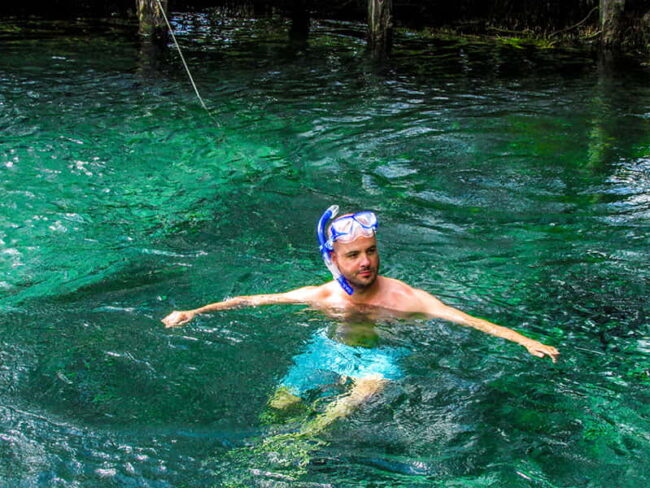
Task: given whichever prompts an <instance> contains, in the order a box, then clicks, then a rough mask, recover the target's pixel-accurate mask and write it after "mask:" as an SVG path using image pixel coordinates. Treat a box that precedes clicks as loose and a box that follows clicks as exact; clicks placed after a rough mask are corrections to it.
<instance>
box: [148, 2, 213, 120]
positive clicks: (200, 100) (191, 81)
mask: <svg viewBox="0 0 650 488" xmlns="http://www.w3.org/2000/svg"><path fill="white" fill-rule="evenodd" d="M156 2H158V8H160V11H161V12H162V15H163V18H164V19H165V23H166V24H167V28H168V29H169V33H170V34H171V36H172V39H173V40H174V45H175V46H176V49H177V50H178V55H179V56H180V58H181V61H182V62H183V66H184V67H185V71H186V72H187V76H188V77H189V79H190V83H192V87H193V88H194V93H196V96H197V98H198V99H199V102H201V106H202V107H203V108H204V109H205V110H206V111H207V112H208V114H209V113H210V110H208V107H207V106H206V105H205V102H204V101H203V98H201V94H200V93H199V89H198V88H197V87H196V83H194V78H192V73H190V68H189V67H188V66H187V63H186V62H185V57H184V56H183V51H181V47H180V46H179V45H178V41H177V40H176V36H175V35H174V30H173V29H172V26H171V24H170V23H169V20H168V19H167V14H165V9H164V8H163V6H162V3H160V0H156Z"/></svg>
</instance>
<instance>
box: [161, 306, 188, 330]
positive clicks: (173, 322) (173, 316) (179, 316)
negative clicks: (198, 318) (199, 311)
mask: <svg viewBox="0 0 650 488" xmlns="http://www.w3.org/2000/svg"><path fill="white" fill-rule="evenodd" d="M195 315H196V312H194V311H193V310H185V311H183V310H181V311H178V310H174V311H173V312H172V313H170V314H169V315H168V316H167V317H165V318H164V319H162V323H163V324H165V327H178V326H179V325H183V324H186V323H188V322H189V321H190V320H192V319H193V318H194V316H195Z"/></svg>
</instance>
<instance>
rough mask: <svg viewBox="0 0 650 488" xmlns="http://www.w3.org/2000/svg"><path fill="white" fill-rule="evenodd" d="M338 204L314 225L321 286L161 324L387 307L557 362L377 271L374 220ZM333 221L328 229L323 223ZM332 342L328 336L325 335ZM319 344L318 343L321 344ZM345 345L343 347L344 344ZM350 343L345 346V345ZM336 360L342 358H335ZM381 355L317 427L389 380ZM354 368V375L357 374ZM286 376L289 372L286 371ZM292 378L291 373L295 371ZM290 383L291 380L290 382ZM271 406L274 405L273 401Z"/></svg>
mask: <svg viewBox="0 0 650 488" xmlns="http://www.w3.org/2000/svg"><path fill="white" fill-rule="evenodd" d="M337 211H338V207H337V206H332V207H330V208H329V209H327V211H326V212H325V213H324V214H323V216H322V217H321V219H320V221H319V223H318V228H317V232H318V237H319V242H320V249H321V253H322V256H323V260H324V261H325V264H326V265H327V267H328V268H329V270H330V271H331V272H332V275H333V277H334V280H333V281H330V282H328V283H325V284H323V285H320V286H305V287H303V288H298V289H295V290H291V291H288V292H285V293H274V294H263V295H251V296H239V297H235V298H230V299H228V300H225V301H222V302H217V303H212V304H209V305H205V306H203V307H200V308H197V309H194V310H186V311H174V312H172V313H171V314H169V315H168V316H167V317H165V318H164V319H163V320H162V322H163V323H164V324H165V326H166V327H176V326H179V325H183V324H185V323H187V322H189V321H190V320H192V319H193V318H194V317H195V316H196V315H197V314H201V313H205V312H213V311H219V310H228V309H232V308H240V307H256V306H259V305H271V304H283V303H286V304H304V305H309V306H311V307H313V308H316V309H319V310H322V311H324V312H326V313H328V314H330V315H334V316H336V317H337V318H343V320H344V321H345V319H346V317H347V318H349V317H351V316H354V315H355V314H363V315H365V316H366V317H368V318H370V319H371V320H372V316H373V315H376V313H377V311H382V310H383V311H386V310H390V311H393V312H395V313H396V314H398V315H399V316H402V317H403V316H420V317H422V316H423V317H426V318H431V319H443V320H447V321H450V322H454V323H457V324H460V325H464V326H468V327H472V328H474V329H477V330H480V331H481V332H485V333H487V334H490V335H494V336H497V337H501V338H503V339H507V340H509V341H512V342H515V343H517V344H520V345H521V346H523V347H525V348H526V349H527V350H528V352H529V353H530V354H532V355H533V356H537V357H540V358H543V357H545V356H548V357H549V358H551V360H552V361H553V362H555V361H557V358H558V356H559V352H558V350H557V349H556V348H554V347H551V346H547V345H545V344H542V343H541V342H538V341H536V340H533V339H530V338H528V337H526V336H524V335H522V334H519V333H518V332H515V331H514V330H511V329H508V328H506V327H503V326H500V325H496V324H493V323H491V322H488V321H487V320H483V319H480V318H476V317H472V316H471V315H468V314H466V313H464V312H462V311H460V310H458V309H456V308H454V307H451V306H449V305H446V304H444V303H443V302H442V301H440V300H439V299H437V298H436V297H434V296H433V295H431V294H429V293H428V292H426V291H424V290H420V289H417V288H413V287H411V286H409V285H407V284H406V283H404V282H402V281H400V280H396V279H393V278H388V277H385V276H381V275H379V264H380V262H379V252H378V250H377V241H376V237H375V233H376V230H377V218H376V216H375V214H374V213H372V212H358V213H355V214H346V215H342V216H340V217H338V218H335V217H336V213H337ZM330 219H333V220H332V222H331V224H330V225H329V228H327V229H326V225H327V222H328V221H329V220H330ZM329 340H330V341H331V339H329ZM321 346H322V344H321V345H320V346H318V347H321ZM342 347H346V346H342ZM348 347H349V346H348ZM306 354H308V355H309V360H308V361H309V362H312V363H313V362H314V361H318V357H317V356H316V355H315V354H316V351H312V352H308V353H306ZM357 356H358V354H357ZM306 362H307V361H306ZM339 362H340V361H339ZM387 362H388V361H387V360H385V358H384V357H383V356H381V355H380V356H373V357H369V358H368V359H367V361H366V362H365V365H364V364H361V365H359V366H358V367H355V368H354V371H353V372H352V374H351V375H350V376H351V377H352V379H353V380H354V385H353V388H352V389H351V391H350V393H349V395H347V396H346V397H344V398H343V399H341V400H340V401H337V402H334V403H333V404H332V405H331V406H330V407H329V408H328V411H327V412H326V415H325V417H324V420H322V421H321V425H320V426H321V427H322V426H323V425H326V424H328V423H330V422H331V421H332V420H334V419H335V418H338V417H341V416H344V415H347V414H348V413H349V412H350V411H352V409H354V408H355V407H356V406H357V405H359V404H360V403H361V402H363V401H364V400H366V399H367V398H369V397H370V396H372V395H373V394H374V393H376V392H377V391H379V390H381V389H382V388H383V386H384V385H385V383H386V382H387V380H388V379H391V376H390V374H388V373H387V371H389V370H390V368H388V369H387V368H386V366H385V364H386V363H387ZM355 371H356V373H357V374H355ZM289 376H292V375H291V374H289ZM293 376H295V375H293ZM289 384H291V381H289ZM301 393H302V392H300V391H298V389H296V388H293V391H292V390H291V389H289V395H288V398H289V399H288V400H287V398H285V399H284V400H282V401H280V400H278V399H275V400H274V401H276V402H277V404H276V405H275V406H278V407H279V406H281V405H280V403H282V402H285V403H286V402H289V403H291V402H293V401H294V400H296V401H297V400H298V399H299V398H298V396H299V395H300V394H301ZM272 406H273V405H272Z"/></svg>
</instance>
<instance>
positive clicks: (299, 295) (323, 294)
mask: <svg viewBox="0 0 650 488" xmlns="http://www.w3.org/2000/svg"><path fill="white" fill-rule="evenodd" d="M332 284H334V285H336V283H335V282H329V283H325V284H323V285H313V286H303V287H302V288H297V289H295V290H291V291H289V292H287V293H285V295H286V296H287V297H289V298H291V299H294V300H297V301H301V302H305V303H314V302H316V303H318V302H322V301H324V300H327V299H328V298H329V297H330V296H331V295H332V294H333V293H334V292H335V290H334V287H333V286H332Z"/></svg>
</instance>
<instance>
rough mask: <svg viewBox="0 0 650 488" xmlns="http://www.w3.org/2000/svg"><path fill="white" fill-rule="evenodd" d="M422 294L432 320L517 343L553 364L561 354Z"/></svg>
mask: <svg viewBox="0 0 650 488" xmlns="http://www.w3.org/2000/svg"><path fill="white" fill-rule="evenodd" d="M418 292H419V293H420V301H421V304H422V307H423V308H424V310H423V312H424V313H426V314H427V315H428V316H430V317H432V318H439V319H444V320H449V321H450V322H455V323H457V324H460V325H466V326H468V327H472V328H474V329H477V330H480V331H481V332H485V333H486V334H490V335H493V336H497V337H501V338H503V339H507V340H509V341H512V342H516V343H517V344H520V345H522V346H524V347H525V348H526V349H528V352H529V353H531V354H532V355H533V356H537V357H539V358H543V357H544V356H548V357H550V358H551V360H552V361H553V362H556V361H557V358H558V356H559V355H560V352H559V351H558V350H557V349H555V348H554V347H552V346H547V345H546V344H542V343H541V342H539V341H536V340H534V339H531V338H529V337H526V336H524V335H521V334H520V333H518V332H515V331H514V330H512V329H508V328H507V327H503V326H501V325H497V324H493V323H492V322H488V321H487V320H483V319H479V318H477V317H472V316H471V315H469V314H466V313H465V312H462V311H461V310H458V309H456V308H454V307H451V306H449V305H446V304H444V303H443V302H441V301H440V300H438V299H437V298H436V297H434V296H433V295H430V294H429V293H427V292H425V291H423V290H418Z"/></svg>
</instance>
